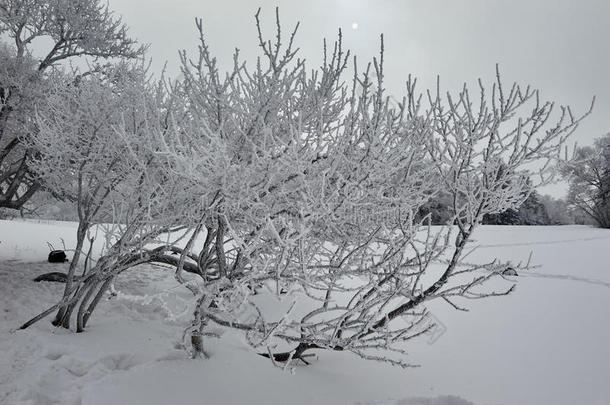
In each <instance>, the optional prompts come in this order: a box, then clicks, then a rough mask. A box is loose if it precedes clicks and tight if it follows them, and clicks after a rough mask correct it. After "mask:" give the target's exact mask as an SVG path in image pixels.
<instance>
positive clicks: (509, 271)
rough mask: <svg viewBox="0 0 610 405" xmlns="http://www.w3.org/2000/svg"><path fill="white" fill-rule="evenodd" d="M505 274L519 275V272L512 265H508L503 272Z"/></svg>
mask: <svg viewBox="0 0 610 405" xmlns="http://www.w3.org/2000/svg"><path fill="white" fill-rule="evenodd" d="M502 275H503V276H518V275H519V274H517V270H515V269H513V268H512V267H507V268H506V269H505V270H504V271H503V272H502Z"/></svg>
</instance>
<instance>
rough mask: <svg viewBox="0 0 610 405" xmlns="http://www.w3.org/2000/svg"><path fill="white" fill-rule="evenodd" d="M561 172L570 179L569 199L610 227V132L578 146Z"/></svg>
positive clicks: (581, 209)
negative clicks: (582, 145) (588, 144)
mask: <svg viewBox="0 0 610 405" xmlns="http://www.w3.org/2000/svg"><path fill="white" fill-rule="evenodd" d="M561 172H562V174H563V175H564V177H565V178H566V179H567V180H568V181H569V184H570V188H569V191H568V196H567V202H568V203H569V204H571V205H572V206H574V207H575V208H577V209H578V210H579V211H581V212H583V213H584V214H585V215H587V216H588V217H590V218H591V219H593V220H594V221H595V223H596V224H597V225H598V226H600V227H602V228H610V134H608V135H606V136H604V137H601V138H598V139H596V140H595V142H594V145H593V146H592V147H591V146H584V147H580V148H576V150H575V151H574V156H573V158H572V159H571V160H570V161H567V162H564V163H563V164H562V166H561Z"/></svg>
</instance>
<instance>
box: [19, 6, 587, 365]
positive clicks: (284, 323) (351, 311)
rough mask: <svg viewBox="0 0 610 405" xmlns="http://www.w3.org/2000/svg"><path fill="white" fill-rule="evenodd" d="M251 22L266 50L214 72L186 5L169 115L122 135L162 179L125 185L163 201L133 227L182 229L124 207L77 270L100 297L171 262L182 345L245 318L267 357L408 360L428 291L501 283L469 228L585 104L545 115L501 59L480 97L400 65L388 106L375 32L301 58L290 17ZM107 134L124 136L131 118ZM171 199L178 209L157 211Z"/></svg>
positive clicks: (459, 297)
mask: <svg viewBox="0 0 610 405" xmlns="http://www.w3.org/2000/svg"><path fill="white" fill-rule="evenodd" d="M256 21H257V28H258V43H259V46H260V49H261V53H262V55H261V57H260V58H259V59H258V60H257V61H256V64H255V65H254V67H253V68H251V67H248V66H247V65H246V64H245V63H243V62H242V61H241V60H240V58H239V54H238V52H236V54H235V56H234V67H233V69H232V70H231V71H230V72H229V73H228V74H226V75H223V74H221V72H220V71H219V68H218V65H217V61H216V59H215V58H214V57H213V56H212V55H211V52H210V49H209V46H208V43H207V42H206V40H205V38H204V35H203V27H202V23H201V21H200V20H198V21H197V26H198V29H199V33H200V47H199V54H198V55H197V56H196V57H195V58H194V59H189V58H188V56H187V55H186V54H185V53H182V66H183V70H182V72H183V76H184V80H183V81H182V82H181V83H177V84H176V85H175V86H174V87H172V97H171V99H172V100H174V101H173V102H172V107H171V113H166V114H164V115H163V117H164V119H155V120H146V130H145V131H143V132H142V133H144V134H146V137H147V138H146V140H147V141H146V142H145V143H139V144H138V145H139V146H138V148H137V152H136V150H135V147H132V148H131V149H133V151H134V152H133V155H132V158H131V160H132V161H134V162H145V161H146V160H145V159H143V158H144V157H146V156H150V157H152V160H151V161H150V162H149V163H146V164H145V165H144V166H145V167H146V171H145V172H147V173H157V174H156V175H150V174H149V175H148V176H147V178H148V179H150V182H147V183H146V184H148V185H149V187H153V188H155V189H159V190H166V191H165V192H163V193H162V194H160V195H151V194H148V195H144V194H139V192H138V193H132V194H133V195H141V196H142V198H144V201H152V202H153V205H154V206H157V207H159V212H160V213H163V214H165V215H160V216H154V215H153V216H150V217H143V220H142V221H140V222H139V223H137V224H136V226H135V228H134V229H136V230H134V231H133V232H135V233H138V234H140V233H142V232H144V231H148V230H150V229H153V230H154V232H153V236H154V238H156V239H159V238H160V237H162V234H161V233H162V232H169V231H170V229H171V230H172V231H173V232H174V234H175V232H176V231H177V230H182V231H183V233H182V234H181V235H184V237H183V240H182V242H186V243H182V244H180V245H178V244H177V243H176V242H175V241H174V242H170V243H166V244H162V245H160V246H159V245H156V246H153V245H151V244H150V242H151V241H153V239H154V238H148V237H147V238H144V239H142V240H141V241H140V240H138V239H137V238H130V237H129V236H127V237H125V236H124V235H129V234H128V233H125V229H127V227H126V226H123V225H121V224H120V223H119V224H118V225H121V226H118V228H120V229H121V231H120V232H119V233H117V234H116V235H117V237H116V238H115V239H116V240H121V238H124V237H125V238H126V240H129V241H131V242H128V243H127V245H128V246H129V249H127V250H123V251H121V250H120V249H121V248H120V246H124V245H121V244H119V245H116V244H115V246H116V247H115V248H114V250H112V251H109V253H108V254H107V255H105V256H104V260H105V261H106V262H104V263H102V264H100V262H103V260H100V262H98V266H96V267H95V269H94V270H92V271H91V272H90V273H89V277H90V278H88V279H87V278H86V279H84V280H82V281H80V284H81V285H84V284H86V283H88V282H89V281H88V280H91V279H93V278H94V277H95V278H96V280H97V282H98V283H102V284H101V288H99V289H98V290H97V291H98V295H99V294H100V293H103V288H104V286H105V285H107V284H105V283H107V282H108V280H111V279H112V277H115V276H116V275H117V274H119V273H120V272H122V271H125V270H127V269H128V268H129V267H131V266H132V265H135V264H140V263H143V262H145V261H157V262H162V263H166V264H170V265H172V266H173V267H174V268H175V275H176V279H177V281H178V282H180V283H184V284H185V286H187V287H188V288H189V289H190V290H191V291H192V292H193V294H194V296H195V299H196V301H197V305H196V307H195V311H194V317H193V322H192V324H191V325H189V327H188V329H187V331H186V332H187V333H186V335H187V336H188V335H190V337H191V339H190V341H191V342H192V346H193V355H194V356H197V355H199V354H202V353H203V340H202V339H203V336H205V334H206V333H207V325H209V324H210V323H216V324H219V325H222V326H224V327H227V328H235V329H239V330H242V331H243V332H244V333H245V335H246V337H247V339H248V341H249V342H250V344H251V345H252V346H253V347H254V348H256V349H257V350H259V351H260V353H261V354H262V355H264V356H267V357H269V358H270V359H271V360H272V361H273V362H274V363H277V362H278V361H281V362H288V363H289V362H290V361H292V360H297V359H299V360H302V361H305V362H306V361H307V360H306V359H307V354H306V352H307V351H309V350H312V349H327V350H337V351H349V352H352V353H355V354H357V355H359V356H361V357H363V358H365V359H371V360H380V361H385V362H388V363H390V364H393V365H398V366H403V367H407V366H409V363H408V362H407V361H406V360H405V358H404V354H405V352H404V343H405V342H406V341H408V340H410V339H412V338H415V337H417V336H420V335H422V334H424V333H426V332H427V331H428V330H429V329H430V328H431V326H432V325H430V323H429V322H428V321H427V314H426V310H425V308H424V306H423V304H425V303H426V302H428V301H431V300H442V301H444V302H446V303H447V304H448V305H451V306H452V307H453V308H455V309H458V310H466V308H464V302H465V301H466V300H468V299H480V298H486V297H493V296H500V295H505V294H508V293H509V292H510V291H512V288H513V285H512V283H510V281H509V282H508V285H506V286H505V287H504V288H501V289H499V290H493V289H490V288H484V285H485V284H487V283H488V282H489V281H490V280H492V279H502V278H506V277H507V276H506V270H508V267H509V266H508V264H506V263H499V262H496V261H494V262H492V263H479V264H472V263H470V264H467V263H465V262H464V257H465V256H466V255H467V250H468V243H469V242H470V240H471V237H472V235H473V232H474V231H475V229H476V228H477V226H478V224H479V223H480V222H481V220H482V218H483V216H484V215H487V214H493V213H498V212H501V211H504V210H506V209H510V208H516V207H518V206H519V205H520V204H521V203H522V202H523V200H524V199H525V198H526V197H527V191H528V188H529V187H531V185H530V184H528V182H527V181H526V179H527V178H529V177H531V176H532V175H533V174H534V173H533V172H532V170H533V168H534V167H538V169H537V171H536V173H535V174H537V175H539V176H538V177H539V183H544V182H546V181H548V180H549V174H550V170H549V169H548V168H549V164H550V163H551V162H552V161H554V160H555V159H556V158H557V157H558V153H559V150H560V147H561V145H562V143H563V142H564V141H565V139H566V138H567V137H568V136H569V135H570V134H571V133H572V132H573V131H574V130H575V129H576V127H577V125H578V123H579V121H580V119H582V118H576V117H574V116H573V115H572V113H571V111H570V109H569V108H564V107H561V108H560V109H559V110H560V111H559V114H558V115H557V117H556V120H555V121H554V122H550V121H551V120H552V118H553V111H554V104H553V103H550V102H541V101H540V99H539V95H538V92H537V91H535V90H532V89H530V88H529V87H528V88H521V87H519V86H518V85H516V84H515V85H513V86H511V87H509V88H506V87H504V86H503V85H502V82H501V80H500V75H499V74H498V75H497V81H496V82H495V83H493V84H492V85H491V86H490V90H486V88H485V87H484V85H483V84H482V83H481V82H479V88H478V90H477V92H476V93H477V95H476V96H473V95H472V93H471V92H470V91H469V90H468V89H467V88H466V87H464V88H463V90H462V91H461V92H459V93H458V94H457V95H451V94H447V95H441V91H440V86H437V88H436V90H435V91H428V92H426V93H424V94H421V93H418V92H417V91H416V86H415V80H414V79H413V78H411V77H409V79H408V81H407V88H406V95H405V96H404V98H403V99H402V101H401V102H400V103H399V104H398V105H395V104H393V103H391V102H390V98H389V97H388V95H387V94H386V90H385V88H384V83H383V81H384V71H383V66H384V64H383V57H384V55H383V38H382V40H381V53H380V56H379V57H378V58H375V59H373V61H372V62H371V63H369V64H367V65H366V66H365V68H364V70H362V71H361V70H360V68H359V66H358V64H357V63H356V59H355V58H353V59H352V58H351V57H350V53H349V52H348V51H345V50H344V49H343V46H342V38H341V33H339V37H338V39H337V41H336V42H335V43H334V44H333V45H332V46H327V44H326V42H325V43H324V45H323V48H324V51H323V62H322V65H321V66H320V67H318V68H317V69H313V70H309V68H306V65H305V61H304V60H302V59H298V57H297V54H298V53H297V49H296V48H295V47H294V46H295V45H294V38H295V35H296V31H297V28H298V26H297V28H295V30H294V31H292V32H291V33H290V34H289V35H288V36H286V35H285V34H284V33H283V32H282V30H281V25H280V21H279V16H277V26H276V32H275V39H273V40H266V39H265V36H264V34H263V32H262V27H261V25H260V23H259V20H258V14H257V15H256ZM350 63H353V65H352V66H353V74H352V75H351V78H350V79H349V80H347V81H346V80H345V79H344V78H345V77H346V74H347V71H348V70H349V68H348V66H350ZM165 111H169V110H167V109H166V110H165ZM115 132H116V133H118V134H121V139H124V140H125V141H126V142H127V144H131V141H130V139H133V137H134V131H133V129H131V128H129V126H126V125H119V126H117V127H116V129H115ZM168 177H169V179H170V180H171V181H169V182H167V179H168ZM126 184H129V183H126ZM170 184H172V185H176V184H177V185H178V187H176V188H175V189H171V187H169V185H170ZM170 190H173V191H170ZM441 191H442V192H443V193H448V194H449V195H450V197H451V198H450V200H451V212H452V218H451V221H449V223H451V224H454V225H451V226H447V227H438V228H434V227H432V226H431V225H430V220H429V217H423V218H422V217H421V215H418V213H419V212H421V208H422V206H424V205H425V204H426V203H427V202H429V200H430V199H431V198H434V197H435V196H436V195H438V194H439V193H441ZM155 204H158V205H155ZM172 208H176V209H179V210H180V214H179V215H177V216H174V217H171V218H167V217H166V214H167V213H169V212H172ZM168 234H171V232H170V233H168ZM146 235H148V234H146ZM168 251H176V252H178V253H180V256H179V257H178V258H172V257H171V256H169V255H167V254H166V253H167V252H168ZM123 252H128V255H122V253H123ZM130 258H131V259H130ZM130 260H131V261H130ZM523 267H527V264H524V265H523ZM184 270H186V271H188V272H190V273H193V275H194V276H195V280H185V279H184V277H183V276H182V273H183V271H184ZM73 288H74V287H73ZM76 288H78V287H76ZM83 294H84V293H83ZM81 297H82V295H81V296H79V297H76V298H75V296H72V298H69V299H70V300H72V301H71V302H76V301H77V300H79V299H81ZM270 297H275V298H276V305H275V306H274V308H273V310H272V311H270V310H269V306H268V305H265V304H264V303H265V301H267V300H268V299H269V298H270ZM81 302H85V303H86V300H82V301H81ZM81 305H82V304H81ZM81 308H82V307H81ZM79 312H80V311H79ZM87 313H88V314H90V311H89V312H87ZM27 325H29V323H28V324H26V325H24V326H27ZM81 326H84V325H81V324H79V327H78V329H79V330H80V327H81Z"/></svg>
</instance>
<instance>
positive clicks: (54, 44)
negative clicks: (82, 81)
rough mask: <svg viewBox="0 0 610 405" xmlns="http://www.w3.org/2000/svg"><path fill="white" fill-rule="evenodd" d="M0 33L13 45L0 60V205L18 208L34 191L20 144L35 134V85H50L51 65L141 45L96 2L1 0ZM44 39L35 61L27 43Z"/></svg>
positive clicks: (136, 52)
mask: <svg viewBox="0 0 610 405" xmlns="http://www.w3.org/2000/svg"><path fill="white" fill-rule="evenodd" d="M0 33H4V34H5V35H6V36H7V37H8V38H10V39H11V40H12V41H13V44H12V45H13V46H12V47H8V46H4V45H3V47H2V50H1V53H2V55H1V56H2V58H1V61H0V207H4V208H15V209H19V208H21V207H22V206H23V205H24V204H25V203H26V202H27V201H28V199H29V198H30V197H31V196H32V194H33V193H34V192H36V190H37V189H38V188H39V187H40V184H39V183H38V182H37V180H36V178H34V177H32V176H31V173H30V172H29V170H28V160H29V158H30V157H31V156H32V154H33V153H35V151H32V150H30V149H28V148H26V147H24V145H23V143H22V140H24V139H26V138H27V137H28V136H29V135H30V134H31V133H32V132H34V131H36V128H35V119H34V109H35V106H36V104H37V103H38V102H39V101H40V100H44V96H45V93H46V91H41V86H43V87H44V86H46V85H48V83H49V82H53V81H54V80H55V79H54V77H55V76H56V75H57V74H58V72H57V66H59V65H60V64H61V63H62V62H65V61H68V60H73V59H75V58H80V57H84V58H89V60H90V61H92V62H93V63H94V64H95V63H96V62H97V61H98V60H99V59H109V58H137V57H140V56H141V55H142V54H143V52H144V47H142V46H138V45H137V43H136V42H135V41H134V40H133V39H131V38H129V36H128V35H127V28H126V26H125V25H124V24H123V23H122V22H121V20H120V18H117V17H115V16H114V15H113V14H112V12H111V11H110V9H109V8H108V5H107V4H106V3H104V2H102V1H100V0H76V1H65V0H46V1H38V0H7V1H3V2H1V3H0ZM39 38H50V39H51V44H50V46H49V48H48V50H47V51H46V54H44V55H43V56H42V58H41V59H40V60H35V58H34V57H33V55H32V49H31V48H32V43H33V42H35V41H36V40H37V39H39Z"/></svg>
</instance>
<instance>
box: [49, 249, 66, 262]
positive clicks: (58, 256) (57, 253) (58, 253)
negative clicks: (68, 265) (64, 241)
mask: <svg viewBox="0 0 610 405" xmlns="http://www.w3.org/2000/svg"><path fill="white" fill-rule="evenodd" d="M48 260H49V263H64V262H67V261H68V258H67V257H66V252H64V251H63V250H53V251H51V252H49V259H48Z"/></svg>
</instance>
